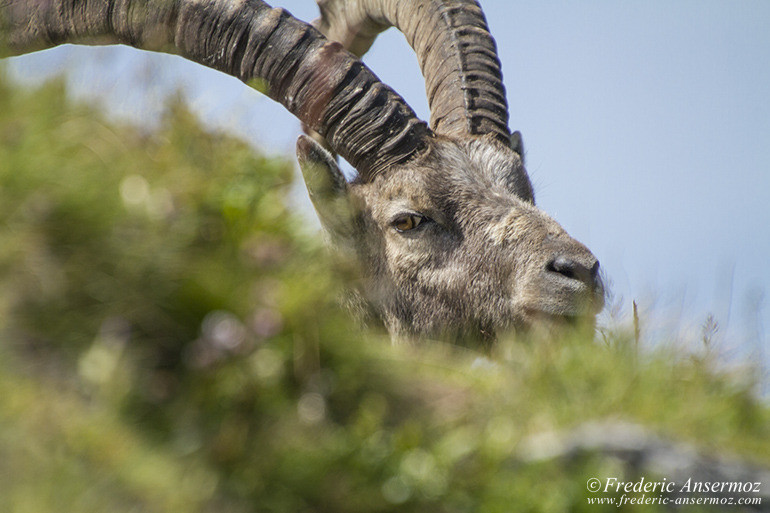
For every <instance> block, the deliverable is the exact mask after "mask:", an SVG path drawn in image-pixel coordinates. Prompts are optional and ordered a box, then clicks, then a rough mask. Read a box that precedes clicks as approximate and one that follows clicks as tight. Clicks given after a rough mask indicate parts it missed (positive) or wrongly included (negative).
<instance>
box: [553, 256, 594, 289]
mask: <svg viewBox="0 0 770 513" xmlns="http://www.w3.org/2000/svg"><path fill="white" fill-rule="evenodd" d="M546 270H547V271H549V272H552V273H557V274H561V275H562V276H564V277H566V278H569V279H572V280H577V281H580V282H582V283H584V284H586V285H588V286H589V287H591V288H594V287H595V286H596V283H597V275H598V273H599V262H597V261H596V260H593V261H592V262H591V264H590V267H589V266H588V265H586V264H584V263H582V262H578V261H577V260H575V259H574V258H571V257H569V256H566V255H556V256H555V257H554V258H553V260H551V261H550V262H548V264H547V265H546Z"/></svg>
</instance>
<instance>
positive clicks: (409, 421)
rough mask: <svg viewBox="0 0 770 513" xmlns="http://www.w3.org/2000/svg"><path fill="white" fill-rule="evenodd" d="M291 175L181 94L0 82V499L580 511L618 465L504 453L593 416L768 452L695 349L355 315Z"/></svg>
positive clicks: (9, 506) (588, 458)
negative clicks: (443, 330) (114, 103)
mask: <svg viewBox="0 0 770 513" xmlns="http://www.w3.org/2000/svg"><path fill="white" fill-rule="evenodd" d="M292 176H293V174H292V164H291V163H290V162H289V161H284V160H275V159H266V158H263V157H260V156H259V155H257V154H255V152H254V151H253V150H252V149H250V148H249V147H247V146H246V145H245V144H244V143H242V142H239V141H236V140H233V139H232V138H230V137H227V136H224V135H221V134H213V133H210V132H207V131H206V130H205V129H203V128H202V127H201V126H200V124H199V123H198V122H197V121H196V120H195V119H194V118H193V117H192V116H191V115H190V113H189V112H188V111H187V110H186V109H185V107H184V105H183V103H182V102H181V101H178V100H177V101H174V102H172V103H171V104H170V106H169V108H168V113H167V115H166V117H165V120H164V122H163V126H162V128H160V129H158V130H157V131H152V132H143V131H141V130H139V129H136V128H131V127H126V126H120V125H117V124H115V123H112V122H108V121H106V120H105V119H103V117H102V116H101V115H100V114H99V113H98V112H96V111H94V110H93V109H91V108H88V107H85V106H82V105H71V104H70V103H69V102H68V101H67V99H66V94H65V91H64V88H63V86H62V85H61V83H58V82H57V83H52V84H49V85H47V86H45V87H43V88H42V89H40V90H38V91H32V92H30V91H25V90H22V89H20V88H18V87H15V86H12V85H11V84H9V83H8V82H7V81H4V80H2V79H0V219H2V223H1V224H0V337H1V338H0V360H1V362H0V510H2V511H14V512H26V511H29V512H45V511H51V512H54V511H55V512H57V513H58V512H61V511H79V512H85V511H94V512H96V511H100V512H101V511H116V512H120V511H126V512H128V511H183V512H194V511H201V512H207V511H228V512H238V511H269V512H302V511H308V512H310V511H317V512H320V511H329V512H351V513H352V512H376V511H406V512H409V511H414V512H424V511H436V512H442V511H446V512H462V511H468V512H476V511H489V512H498V511H499V512H508V511H600V510H601V509H600V507H598V506H588V505H587V504H586V497H590V494H588V492H587V491H586V488H585V483H586V479H588V478H589V477H591V476H604V475H618V476H619V477H620V476H621V475H622V473H623V472H625V471H624V470H623V469H622V468H620V467H618V466H617V463H614V462H613V461H612V460H610V459H607V458H605V457H602V456H601V455H591V454H588V455H585V456H583V457H579V458H575V459H573V460H570V461H561V460H559V459H558V458H557V459H548V458H534V459H532V458H528V457H525V456H524V455H525V454H526V453H527V451H528V450H529V449H527V447H529V446H528V445H527V444H528V443H529V442H527V441H528V440H532V437H533V436H541V437H542V436H544V433H550V432H554V431H557V430H560V429H568V428H571V427H574V426H577V425H580V424H582V423H583V422H586V421H593V420H606V419H621V420H627V421H634V422H639V423H643V424H645V425H648V426H650V428H651V429H653V430H655V431H657V432H660V433H662V434H664V435H666V436H670V437H672V438H674V439H681V440H688V441H691V442H695V443H697V444H698V446H700V447H702V448H703V449H704V450H706V451H711V452H714V453H715V454H721V453H732V454H737V455H740V456H742V457H745V458H747V459H750V460H752V461H755V462H758V463H763V464H764V465H767V464H769V463H770V430H769V429H768V426H770V423H769V422H768V420H769V419H768V408H767V406H766V404H765V403H763V402H762V401H760V400H758V399H757V397H756V394H755V393H754V388H755V386H756V383H755V381H754V379H753V375H752V374H750V373H745V372H743V373H742V374H740V375H739V374H738V373H736V372H728V371H724V370H717V369H716V368H715V366H714V365H713V362H712V361H710V360H709V359H708V358H705V357H687V356H683V355H679V354H676V353H675V352H674V351H672V350H658V351H649V352H646V353H642V354H637V353H636V352H635V351H634V350H632V344H629V343H627V342H625V340H626V339H625V338H624V335H623V333H610V334H608V335H607V337H608V340H609V343H606V344H605V343H596V342H595V341H594V340H592V339H590V338H587V337H585V336H582V337H581V336H578V335H574V336H569V335H565V336H563V337H561V338H560V339H558V340H540V341H537V342H535V341H532V340H530V341H526V340H514V339H510V340H509V339H504V340H501V341H500V342H499V344H498V346H497V347H496V348H495V349H494V350H493V351H492V353H491V354H489V353H482V352H481V350H480V349H479V350H478V351H477V350H472V349H471V350H467V349H460V348H452V347H446V346H443V345H441V344H437V343H435V344H427V345H426V346H425V347H420V348H414V347H392V346H390V345H389V344H388V342H387V339H386V338H385V337H384V336H383V334H382V333H379V332H369V331H364V330H362V329H361V328H359V327H357V326H356V325H355V324H354V323H353V322H352V321H351V320H350V319H349V316H348V315H347V314H346V313H345V311H344V310H343V309H341V307H340V306H339V304H338V301H337V299H336V298H337V297H339V294H340V290H341V289H342V286H343V284H341V280H340V279H339V277H338V273H336V272H335V270H334V268H333V267H332V266H331V265H329V262H328V261H327V255H326V253H325V252H324V250H323V248H322V247H321V244H320V243H319V242H318V240H316V239H315V238H313V237H310V236H308V235H306V230H303V229H301V220H300V218H299V217H298V216H296V215H295V214H294V213H293V212H292V210H291V209H290V208H288V207H287V206H286V202H285V199H286V194H287V191H288V187H289V186H290V183H291V180H292ZM615 509H617V508H614V507H613V508H612V509H611V510H615ZM652 509H653V510H655V508H652ZM607 511H610V509H607Z"/></svg>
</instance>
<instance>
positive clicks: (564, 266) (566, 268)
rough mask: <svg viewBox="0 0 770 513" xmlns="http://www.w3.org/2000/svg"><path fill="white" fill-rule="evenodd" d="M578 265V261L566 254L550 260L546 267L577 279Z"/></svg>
mask: <svg viewBox="0 0 770 513" xmlns="http://www.w3.org/2000/svg"><path fill="white" fill-rule="evenodd" d="M577 265H578V264H577V262H575V261H574V260H570V259H569V258H567V257H564V256H557V257H556V258H554V259H553V260H551V261H550V262H548V265H547V266H546V269H547V270H548V271H550V272H552V273H558V274H561V275H563V276H566V277H567V278H572V279H575V268H576V267H577Z"/></svg>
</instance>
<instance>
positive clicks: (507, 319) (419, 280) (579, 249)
mask: <svg viewBox="0 0 770 513" xmlns="http://www.w3.org/2000/svg"><path fill="white" fill-rule="evenodd" d="M319 6H320V8H321V13H322V17H321V18H320V19H319V20H317V21H316V22H315V25H316V27H317V28H318V30H316V29H315V28H313V27H310V26H308V25H306V24H304V23H302V22H299V21H297V20H295V19H294V18H293V17H291V15H290V14H288V13H287V12H286V11H284V10H282V9H272V8H271V7H270V6H268V5H267V4H265V3H264V2H262V1H260V0H209V1H206V0H121V1H120V2H118V1H117V0H101V1H98V0H93V1H85V0H34V1H29V2H5V3H0V50H3V49H6V48H7V49H9V50H10V53H11V54H14V53H25V52H28V51H32V50H37V49H42V48H47V47H51V46H55V45H58V44H62V43H68V42H86V43H96V44H118V43H120V44H128V45H131V46H134V47H137V48H142V49H149V50H156V51H166V52H172V53H178V54H180V55H182V56H183V57H186V58H188V59H190V60H193V61H196V62H199V63H201V64H204V65H207V66H209V67H212V68H214V69H217V70H220V71H223V72H225V73H228V74H230V75H233V76H236V77H238V78H240V79H241V80H243V81H245V82H247V83H248V82H250V81H252V80H253V79H260V83H261V84H264V85H266V89H267V94H268V95H269V96H270V97H272V98H273V99H275V100H277V101H279V102H281V103H282V104H283V105H284V106H285V107H286V108H287V109H288V110H289V111H290V112H291V113H292V114H294V115H295V116H297V117H298V118H299V119H300V120H301V121H302V122H303V124H304V125H305V126H306V127H307V130H308V132H309V133H310V134H311V135H312V136H313V138H311V137H306V136H302V137H301V138H300V140H299V142H298V145H297V151H298V156H299V160H300V164H301V167H302V169H303V173H304V174H305V178H306V182H307V185H308V190H309V192H310V196H311V199H312V200H313V203H314V205H315V207H316V210H317V211H318V214H319V217H320V218H321V221H322V223H323V225H324V226H325V227H326V229H327V231H328V232H329V233H330V235H331V237H332V239H333V240H334V242H335V243H336V244H337V245H338V246H339V247H340V248H342V249H343V251H346V252H348V253H349V254H351V255H355V259H356V261H357V262H358V266H359V268H360V272H361V286H360V287H359V290H358V294H359V297H360V298H362V299H363V301H362V304H365V305H367V306H366V307H365V310H367V311H368V312H369V313H371V314H372V315H373V317H374V318H377V319H380V320H381V321H382V322H383V323H384V325H385V326H386V327H387V328H388V329H389V331H390V332H391V333H392V334H394V335H395V336H401V335H405V336H410V335H428V336H434V335H447V334H449V335H452V336H456V335H457V334H475V335H482V336H485V337H487V336H491V335H493V334H494V333H495V332H496V331H498V330H500V329H509V328H522V327H527V326H531V325H532V324H534V323H536V322H540V321H549V322H550V321H556V322H560V321H561V320H565V319H566V320H572V319H585V320H589V321H591V320H592V319H593V318H594V316H595V314H596V313H597V312H598V311H599V310H600V309H601V307H602V304H603V300H602V297H603V288H602V284H601V281H600V279H599V277H598V263H597V261H596V258H595V257H594V256H593V255H592V254H591V253H590V252H589V251H588V250H587V249H586V248H585V247H584V246H583V245H582V244H580V243H579V242H577V241H575V240H574V239H572V238H570V237H569V236H568V235H567V234H566V233H565V231H564V230H563V229H562V228H561V227H560V226H559V225H558V224H557V223H556V222H555V221H553V220H552V219H551V218H550V217H548V216H547V215H546V214H544V213H543V212H541V211H540V210H538V209H537V208H536V207H535V206H534V194H533V192H532V186H531V184H530V181H529V178H528V177H527V174H526V171H525V169H524V165H523V161H522V154H523V151H522V145H521V138H520V136H519V134H518V133H514V134H511V132H510V131H509V129H508V110H507V103H506V96H505V89H504V87H503V85H502V74H501V71H500V62H499V59H498V58H497V51H496V48H495V43H494V40H493V39H492V37H491V36H490V34H489V31H488V28H487V25H486V21H485V19H484V15H483V13H482V11H481V8H480V6H479V5H478V4H477V3H476V2H475V1H473V0H441V1H436V0H411V1H407V0H403V1H401V2H396V1H392V0H359V1H355V0H348V1H343V0H339V1H337V0H319ZM390 26H395V27H397V28H398V29H399V30H401V31H402V32H403V33H404V34H405V36H406V38H407V41H408V42H409V44H410V45H411V46H412V48H413V49H414V50H415V52H416V54H417V57H418V61H419V63H420V67H421V69H422V72H423V75H424V76H425V82H426V92H427V94H428V99H429V103H430V109H431V122H430V127H428V125H427V124H426V123H425V122H423V121H421V120H419V119H418V118H417V117H416V116H415V114H414V112H413V111H412V110H411V109H410V108H409V106H408V105H407V104H406V103H405V102H404V100H403V99H402V98H401V97H400V96H399V95H398V94H396V93H395V92H394V91H393V90H391V89H390V88H388V87H387V86H386V85H384V84H383V83H381V82H380V81H379V80H378V79H377V77H376V76H375V75H374V74H373V73H372V72H371V71H370V70H369V69H368V68H367V67H366V66H364V65H363V64H362V63H361V62H360V61H359V60H358V59H357V58H356V57H355V56H354V55H352V54H351V53H349V52H348V51H347V50H346V48H347V49H350V51H352V52H353V53H355V54H357V55H358V56H361V55H362V54H363V53H364V52H365V51H366V50H367V49H368V48H369V46H370V45H371V44H372V42H373V41H374V38H375V37H376V35H377V34H378V33H379V32H381V31H383V30H385V29H386V28H388V27H390ZM319 30H320V32H319ZM322 33H323V34H325V35H326V37H324V36H323V35H322ZM327 38H328V39H327ZM323 146H326V147H328V148H329V149H330V150H331V152H334V153H337V154H339V155H341V156H342V157H344V158H345V159H346V160H347V161H348V162H350V163H351V164H352V165H353V166H354V167H355V168H356V170H357V171H358V176H357V178H356V179H355V180H354V181H353V182H351V183H348V182H347V181H346V180H345V179H344V177H343V175H342V173H341V172H340V169H339V168H338V166H337V163H336V160H335V157H334V155H333V153H331V152H330V151H327V150H326V149H324V147H323Z"/></svg>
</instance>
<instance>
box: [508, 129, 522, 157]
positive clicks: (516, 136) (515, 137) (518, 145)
mask: <svg viewBox="0 0 770 513" xmlns="http://www.w3.org/2000/svg"><path fill="white" fill-rule="evenodd" d="M511 149H512V150H513V151H515V152H516V153H518V154H519V157H520V158H521V163H522V164H524V138H523V137H522V136H521V132H519V131H518V130H516V131H515V132H513V133H512V134H511Z"/></svg>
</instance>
